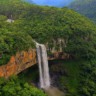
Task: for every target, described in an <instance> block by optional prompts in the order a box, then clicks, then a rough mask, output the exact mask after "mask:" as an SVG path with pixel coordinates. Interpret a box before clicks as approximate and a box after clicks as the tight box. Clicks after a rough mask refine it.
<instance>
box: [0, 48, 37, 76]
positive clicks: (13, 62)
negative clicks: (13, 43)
mask: <svg viewBox="0 0 96 96" xmlns="http://www.w3.org/2000/svg"><path fill="white" fill-rule="evenodd" d="M34 64H36V50H35V49H30V50H28V51H22V52H18V53H17V54H16V55H15V56H12V57H11V58H10V61H9V62H8V63H7V64H6V65H2V66H0V77H5V78H8V77H9V76H11V75H13V74H14V75H16V74H18V73H20V72H21V71H23V70H25V69H27V68H29V67H31V66H32V65H34Z"/></svg>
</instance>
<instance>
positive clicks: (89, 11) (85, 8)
mask: <svg viewBox="0 0 96 96" xmlns="http://www.w3.org/2000/svg"><path fill="white" fill-rule="evenodd" d="M69 7H70V8H72V9H74V10H76V11H77V12H79V13H81V14H83V15H85V16H87V17H88V18H90V19H91V20H93V21H94V22H96V0H75V1H74V2H72V3H71V4H70V6H69Z"/></svg>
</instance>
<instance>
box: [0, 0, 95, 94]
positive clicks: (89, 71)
mask: <svg viewBox="0 0 96 96" xmlns="http://www.w3.org/2000/svg"><path fill="white" fill-rule="evenodd" d="M8 19H12V20H14V22H10V23H9V22H7V20H8ZM59 38H61V39H63V40H64V42H62V48H63V52H65V53H67V54H69V55H70V56H71V57H72V58H73V61H72V62H73V63H72V62H71V63H70V62H68V64H69V67H67V68H69V70H71V68H70V66H71V67H72V68H74V69H76V68H77V67H76V66H75V65H77V66H78V67H79V70H80V72H78V73H77V74H78V75H79V77H76V78H80V79H79V82H77V80H76V82H74V83H73V84H75V83H76V84H77V85H76V86H75V85H74V86H73V85H71V84H70V85H68V86H66V82H64V81H65V79H66V80H67V79H68V80H69V78H71V79H72V78H73V77H70V75H69V76H68V77H69V78H68V77H65V75H61V76H60V78H61V79H60V82H59V85H60V86H59V87H60V88H61V90H63V91H64V90H65V89H64V87H65V86H66V87H68V94H67V95H68V96H95V95H96V60H95V58H96V25H95V24H94V23H93V22H92V21H90V20H89V19H88V18H86V17H84V16H82V15H80V14H79V13H77V12H75V11H73V10H70V9H68V8H55V7H47V6H45V7H44V6H37V5H34V4H29V3H26V2H24V1H20V0H14V1H13V0H1V1H0V65H3V64H6V63H7V62H8V61H9V59H10V56H11V55H13V54H15V53H16V52H18V51H21V50H28V49H29V48H35V44H34V42H33V39H34V40H36V41H37V42H39V43H43V44H46V43H48V47H49V48H50V49H52V48H53V47H54V46H55V49H56V50H57V51H58V50H59V48H58V47H59V46H58V43H56V44H55V45H54V41H55V42H57V41H58V39H59ZM75 60H77V61H78V62H79V61H82V62H81V63H80V64H78V63H77V62H75ZM66 62H67V61H66ZM62 64H63V65H62V66H64V63H62ZM71 64H73V65H74V66H72V65H71ZM58 68H59V67H58ZM65 68H66V65H65V66H64V67H62V68H61V69H60V70H65ZM67 68H66V69H67ZM54 70H55V68H54ZM58 70H59V69H58ZM77 71H78V70H77ZM72 72H73V71H72ZM73 73H74V72H73ZM70 74H71V73H70ZM71 79H70V80H71ZM70 80H69V81H70ZM17 81H18V82H17ZM57 81H58V80H57ZM73 81H74V79H73ZM0 82H1V83H0V90H2V91H0V92H1V93H0V94H1V96H3V95H2V94H5V93H6V92H8V89H9V88H12V87H11V86H14V87H13V88H12V90H11V89H10V90H9V91H10V92H11V93H12V94H11V93H10V92H8V94H5V95H4V96H17V95H16V94H13V93H14V92H15V93H16V90H19V89H20V90H23V88H25V90H26V91H27V89H26V87H27V88H29V89H30V86H29V85H27V84H24V83H23V84H21V82H19V79H18V80H17V79H16V81H13V80H11V81H10V79H9V81H6V80H5V82H3V81H2V80H0ZM8 82H9V83H8ZM14 82H17V83H16V84H17V85H18V87H19V88H15V86H17V85H14V84H13V83H14ZM10 83H12V84H10ZM7 84H8V85H7ZM21 85H22V86H21ZM4 86H5V87H4ZM3 87H4V88H3ZM72 88H73V89H74V90H75V91H74V90H73V91H72V90H71V89H72ZM3 89H4V90H3ZM30 90H35V89H34V88H33V89H30ZM36 90H37V89H36ZM13 91H14V92H13ZM18 92H19V91H18ZM31 92H32V91H31ZM31 92H28V95H26V94H27V93H26V94H25V93H24V94H25V95H23V96H39V95H38V94H36V95H35V93H31ZM37 93H38V92H37ZM20 94H23V93H22V92H21V93H18V96H19V95H20ZM30 94H32V95H30ZM33 94H34V95H33ZM40 96H45V95H44V94H43V93H42V94H41V95H40Z"/></svg>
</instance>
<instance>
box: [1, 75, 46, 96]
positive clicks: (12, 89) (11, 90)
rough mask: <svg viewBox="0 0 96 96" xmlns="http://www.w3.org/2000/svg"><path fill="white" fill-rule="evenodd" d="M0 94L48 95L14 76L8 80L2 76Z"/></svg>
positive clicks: (19, 95)
mask: <svg viewBox="0 0 96 96" xmlns="http://www.w3.org/2000/svg"><path fill="white" fill-rule="evenodd" d="M0 96H46V94H44V93H43V91H41V90H39V89H37V88H35V87H33V86H30V85H29V84H28V83H26V82H24V81H22V80H20V79H18V78H17V77H16V76H13V77H10V78H9V79H8V80H6V79H4V78H0Z"/></svg>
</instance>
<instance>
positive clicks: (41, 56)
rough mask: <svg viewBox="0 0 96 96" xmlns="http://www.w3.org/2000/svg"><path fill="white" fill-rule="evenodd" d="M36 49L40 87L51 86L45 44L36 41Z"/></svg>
mask: <svg viewBox="0 0 96 96" xmlns="http://www.w3.org/2000/svg"><path fill="white" fill-rule="evenodd" d="M36 49H37V56H38V65H39V74H40V87H41V88H49V87H50V76H49V67H48V59H47V51H46V47H45V45H43V44H38V43H36Z"/></svg>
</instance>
